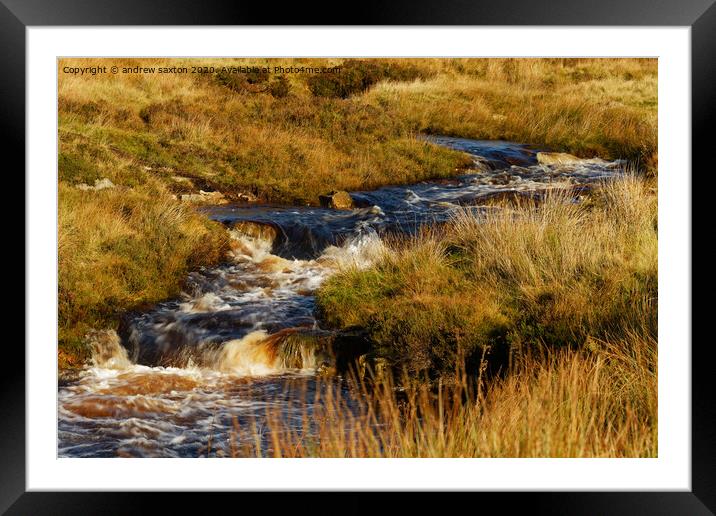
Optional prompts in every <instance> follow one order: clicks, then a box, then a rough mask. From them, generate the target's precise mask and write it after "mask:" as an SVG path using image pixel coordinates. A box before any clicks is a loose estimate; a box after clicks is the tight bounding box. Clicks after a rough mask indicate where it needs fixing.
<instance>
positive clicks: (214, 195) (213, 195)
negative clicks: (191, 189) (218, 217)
mask: <svg viewBox="0 0 716 516" xmlns="http://www.w3.org/2000/svg"><path fill="white" fill-rule="evenodd" d="M180 199H181V200H182V201H184V202H193V203H210V204H226V203H227V202H228V201H227V200H226V197H224V194H223V193H221V192H205V191H204V190H199V193H198V194H183V195H182V196H181V197H180Z"/></svg>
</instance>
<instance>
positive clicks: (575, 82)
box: [58, 59, 657, 204]
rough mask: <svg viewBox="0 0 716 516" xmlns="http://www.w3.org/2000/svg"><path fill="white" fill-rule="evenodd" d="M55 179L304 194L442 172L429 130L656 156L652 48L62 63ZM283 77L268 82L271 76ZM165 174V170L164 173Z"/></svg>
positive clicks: (456, 161) (444, 165) (584, 152)
mask: <svg viewBox="0 0 716 516" xmlns="http://www.w3.org/2000/svg"><path fill="white" fill-rule="evenodd" d="M88 64H97V62H96V60H82V59H69V60H62V61H61V62H60V64H59V67H60V73H59V105H58V109H59V136H60V155H59V170H60V180H63V181H66V182H68V183H70V184H76V183H81V182H85V183H89V184H92V182H93V181H94V180H95V179H100V178H102V177H108V178H109V179H111V180H112V181H114V182H115V183H116V184H121V185H126V186H130V187H133V186H136V185H138V184H143V183H146V182H147V181H148V180H150V179H157V180H160V181H162V182H164V183H166V184H167V186H168V188H169V189H171V190H173V191H176V192H182V191H185V190H187V191H188V190H191V189H192V187H191V186H188V185H189V183H187V182H182V181H177V180H176V179H175V178H176V177H178V176H180V177H186V178H190V179H191V180H193V183H194V185H193V187H194V188H193V189H194V191H196V190H197V189H199V188H203V189H204V190H214V189H216V190H220V191H223V192H227V193H229V194H231V193H239V192H249V193H252V194H254V195H256V196H258V197H259V198H263V199H265V200H268V201H273V202H285V203H312V204H315V203H317V198H318V195H319V194H322V193H325V192H326V191H329V190H355V189H372V188H376V187H378V186H382V185H386V184H397V183H409V182H416V181H419V180H421V179H425V178H431V177H432V178H434V177H446V176H449V175H453V174H454V173H455V169H456V168H459V167H463V166H465V165H467V164H468V162H467V161H466V160H465V158H464V156H462V155H461V154H459V153H457V152H454V151H450V150H446V149H442V148H439V147H436V146H434V145H431V144H428V143H425V142H423V141H420V140H418V139H416V138H415V135H416V134H418V133H437V134H449V135H455V136H463V137H468V138H493V139H499V138H502V139H511V140H515V141H520V142H526V143H536V144H544V145H549V146H553V147H555V149H557V150H565V151H569V152H573V153H576V154H578V155H580V156H592V155H595V154H598V155H600V156H601V157H603V158H626V159H630V160H634V161H639V162H640V163H641V164H643V165H645V166H650V167H653V166H654V165H655V163H656V102H657V98H656V91H657V90H656V84H657V82H656V66H657V65H656V60H617V59H584V60H562V59H547V60H540V59H402V60H400V59H393V60H347V61H345V62H344V61H343V60H341V59H330V60H327V59H293V60H285V59H284V60H266V59H252V60H250V61H247V60H235V59H234V60H232V59H224V60H211V61H210V60H186V59H184V60H181V59H179V60H171V61H170V62H167V60H163V61H162V60H156V59H155V60H150V59H139V60H127V59H125V60H117V59H112V60H106V62H105V61H103V62H102V64H106V65H107V66H109V65H112V64H115V65H118V66H120V67H124V66H137V65H141V66H158V65H160V64H163V65H167V64H171V65H177V66H181V65H186V66H187V67H188V68H189V69H191V67H192V66H195V65H211V66H215V67H217V68H218V67H220V66H230V65H241V64H253V65H256V66H271V67H273V66H276V65H283V66H286V67H288V66H299V65H300V66H334V65H339V66H342V67H343V68H342V71H341V73H340V74H322V75H316V74H305V73H304V74H301V73H294V74H285V75H280V74H269V75H265V76H260V75H250V74H249V75H247V74H243V75H241V74H238V75H237V74H222V73H209V74H191V73H187V74H164V75H161V74H156V73H155V74H119V75H113V74H106V75H97V76H78V75H70V74H66V73H63V72H62V71H61V70H62V69H64V67H66V66H72V67H78V66H87V65H88ZM279 78H280V81H281V84H282V85H283V86H282V87H281V88H278V87H277V86H276V85H275V84H276V83H277V82H279ZM173 178H174V179H173Z"/></svg>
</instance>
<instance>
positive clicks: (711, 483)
mask: <svg viewBox="0 0 716 516" xmlns="http://www.w3.org/2000/svg"><path fill="white" fill-rule="evenodd" d="M715 35H716V3H714V4H712V5H711V7H710V8H709V9H707V10H706V12H704V13H703V14H702V15H701V16H700V17H699V18H698V19H697V20H696V21H695V22H694V24H693V26H692V28H691V81H692V82H691V92H692V98H691V102H692V109H691V116H692V120H691V124H692V129H691V131H692V143H691V145H692V176H691V184H692V190H691V191H692V212H693V206H694V204H695V203H694V200H693V192H694V189H693V184H694V171H696V170H698V171H699V172H700V173H701V174H702V175H706V174H708V173H709V172H710V170H713V167H714V164H713V137H712V133H713V124H714V119H715V118H716V96H715V95H714V91H716V90H715V89H714V88H715V85H716V48H715V47H716V36H715ZM697 192H700V194H701V195H708V189H703V188H701V189H698V190H697ZM698 221H699V219H696V218H694V217H693V215H692V228H693V229H692V237H691V241H692V243H693V242H694V238H693V235H694V233H693V232H695V231H696V227H698V226H694V223H696V222H698ZM701 222H703V220H701ZM701 229H702V231H699V232H696V233H695V234H699V235H700V234H702V232H703V231H706V233H705V234H708V233H709V232H712V231H713V229H712V228H711V230H710V231H709V228H701ZM692 247H693V246H692ZM702 256H703V255H702ZM693 259H694V254H693V251H692V267H694V266H695V265H696V263H694V261H693ZM691 284H692V289H693V270H692V282H691ZM697 306H698V307H699V308H701V307H702V306H703V305H697V304H696V303H694V302H693V293H692V328H693V308H695V307H697ZM702 309H703V310H704V311H706V310H708V308H706V307H704V308H702ZM702 315H703V316H706V317H709V316H708V315H707V314H705V313H704V314H702ZM699 320H708V319H704V318H701V317H700V318H699ZM692 334H693V330H692ZM691 353H692V378H691V385H692V392H691V400H692V405H691V425H692V426H691V432H692V451H691V482H692V484H691V488H692V490H693V492H694V494H695V495H696V496H697V497H698V498H699V499H700V500H701V501H702V502H703V504H704V505H705V506H706V507H708V508H709V509H710V510H711V511H712V512H716V426H715V424H714V423H716V405H715V404H714V398H713V393H714V382H713V349H712V339H709V338H706V339H704V338H703V337H702V338H700V339H699V340H698V341H694V340H693V339H692V342H691Z"/></svg>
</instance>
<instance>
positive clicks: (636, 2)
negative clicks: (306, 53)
mask: <svg viewBox="0 0 716 516" xmlns="http://www.w3.org/2000/svg"><path fill="white" fill-rule="evenodd" d="M350 7H351V8H350V10H349V12H350V18H347V16H348V15H347V14H346V15H344V16H343V17H340V16H339V15H337V14H336V10H335V9H333V8H318V9H316V10H315V11H314V10H311V9H310V8H308V6H307V5H306V4H304V3H294V4H293V5H291V4H286V5H282V6H281V7H280V8H279V7H278V6H277V5H273V4H271V3H256V2H252V3H249V2H241V1H236V2H224V1H221V0H203V1H202V2H195V1H191V0H151V1H149V0H123V1H121V2H120V1H112V0H0V49H2V51H1V52H0V63H1V67H0V71H1V73H0V77H1V78H0V105H2V117H0V124H2V126H3V129H4V130H3V138H2V146H3V147H4V152H3V154H2V155H3V156H4V157H5V158H6V159H5V160H3V162H4V163H8V161H9V157H10V156H13V157H15V158H16V161H15V163H17V164H16V165H15V167H16V170H24V165H25V152H24V150H23V149H24V148H25V65H26V56H25V34H26V33H25V31H26V29H27V28H28V27H30V26H48V25H52V26H63V25H69V26H82V25H125V26H126V25H158V26H162V25H249V24H250V25H265V24H267V22H268V23H270V24H271V25H280V24H287V25H295V24H299V23H305V24H309V25H323V24H326V25H343V24H345V23H346V22H350V24H351V25H502V26H508V25H553V26H554V25H572V26H584V25H607V26H611V25H617V26H689V27H691V38H692V40H691V60H692V61H691V71H692V170H699V169H703V170H704V171H710V170H712V169H713V165H712V164H710V163H708V162H707V158H708V157H710V155H711V154H712V152H711V150H710V146H709V145H708V143H707V140H706V138H707V134H708V131H707V128H708V127H709V126H710V125H711V124H712V123H713V120H714V115H715V114H716V111H715V110H714V103H715V100H714V98H715V95H714V91H716V90H715V89H714V85H715V84H716V51H715V48H714V47H715V46H716V45H714V43H715V40H716V37H714V35H716V4H714V0H681V1H679V0H661V1H659V2H653V1H649V0H629V1H625V0H602V1H601V2H599V3H595V2H590V1H588V0H552V1H549V0H541V1H534V0H531V1H530V0H519V1H515V0H507V1H501V2H496V1H494V0H493V1H489V2H470V1H466V0H462V1H455V0H452V1H447V2H445V1H443V2H440V3H439V5H438V4H437V3H435V2H428V1H426V0H417V1H416V0H411V1H408V0H400V1H397V2H392V3H390V4H387V3H386V4H385V5H382V4H380V3H377V2H361V3H360V4H356V5H351V6H350ZM692 177H693V176H692ZM23 185H24V181H23ZM23 188H24V186H23ZM692 205H693V200H692ZM31 273H32V271H28V270H27V268H25V276H26V277H27V275H28V274H31ZM27 309H31V307H29V306H28V307H27ZM692 320H693V318H692ZM671 344H672V345H690V344H691V343H671ZM709 348H710V342H709V341H708V340H705V341H701V342H694V345H693V346H692V349H691V351H692V456H691V464H692V473H691V479H692V491H691V492H657V491H651V492H612V493H595V492H590V493H576V492H561V493H536V492H535V493H479V494H476V495H477V496H478V497H479V498H480V500H479V502H478V503H479V504H483V503H485V502H489V504H490V505H492V504H493V503H497V504H499V506H500V508H501V510H504V509H507V510H510V509H514V508H518V507H522V506H524V505H528V506H529V510H530V512H532V513H545V512H549V513H551V514H554V513H558V514H582V513H589V514H622V513H623V514H627V513H629V514H632V513H642V514H713V513H714V512H716V478H715V475H714V472H716V454H715V453H714V444H715V443H716V430H715V427H714V423H715V422H716V418H715V417H714V415H715V413H716V410H715V409H714V406H715V405H716V402H715V400H714V396H713V393H714V389H713V386H712V385H711V382H710V381H709V380H710V373H711V371H710V369H711V365H710V364H711V362H710V361H709V360H708V354H709ZM3 356H4V358H5V361H6V362H5V363H6V364H8V365H7V366H6V368H5V370H4V372H3V374H2V375H0V382H1V383H2V386H1V388H0V437H1V439H0V512H4V511H7V512H6V513H7V514H23V515H24V514H33V515H42V514H54V515H58V514H70V513H72V514H95V513H101V514H127V513H130V511H139V512H143V510H146V509H147V508H148V507H150V505H147V502H148V501H149V500H148V499H152V500H156V499H160V500H161V504H162V506H163V508H164V509H165V512H168V511H169V510H172V506H175V507H182V505H183V506H184V507H187V505H186V495H184V494H177V493H173V494H169V493H161V494H151V493H142V494H139V493H134V494H131V495H127V494H126V493H118V492H113V493H96V492H95V493H69V492H61V493H48V492H43V493H39V492H26V489H25V473H26V462H25V459H26V456H25V454H26V449H25V445H26V443H25V367H24V366H25V365H26V364H25V353H24V350H23V349H22V348H21V347H20V346H19V345H18V344H17V343H14V345H12V346H10V345H9V344H8V345H6V346H5V350H4V354H3ZM10 364H12V366H10ZM88 467H89V468H91V467H92V465H91V461H90V463H88ZM217 496H218V498H213V499H216V500H217V501H222V500H226V499H227V497H229V496H235V495H232V494H217V493H214V494H212V497H217ZM241 496H242V497H243V500H244V501H243V502H242V503H246V501H254V500H247V498H246V497H247V496H248V495H247V494H241ZM471 496H475V495H474V494H473V495H471ZM256 497H257V496H256V495H251V496H250V498H256ZM411 500H412V502H411V503H414V504H418V505H421V506H424V503H425V501H424V499H423V497H422V496H421V495H420V494H417V495H415V496H412V497H411ZM256 501H259V500H256ZM213 503H215V502H212V504H213ZM284 503H285V504H286V505H285V507H282V504H281V503H280V502H279V501H277V500H276V499H275V497H273V498H272V504H273V506H272V509H275V510H280V509H282V508H285V509H286V510H295V509H296V506H297V505H300V504H302V503H303V502H301V501H300V500H297V499H296V498H295V496H293V497H291V499H290V500H287V501H286V502H284ZM452 503H456V502H452ZM458 503H459V502H458ZM468 503H469V504H474V503H475V501H474V500H471V501H469V502H468ZM277 504H278V505H277ZM339 507H342V508H344V509H345V510H343V511H342V512H346V511H350V512H365V511H366V510H371V509H372V508H375V505H374V503H373V502H370V501H368V500H367V499H366V495H365V494H360V493H351V494H349V495H348V499H346V500H344V501H342V502H340V505H339V506H338V507H336V508H335V509H336V510H341V509H339ZM314 508H315V507H314Z"/></svg>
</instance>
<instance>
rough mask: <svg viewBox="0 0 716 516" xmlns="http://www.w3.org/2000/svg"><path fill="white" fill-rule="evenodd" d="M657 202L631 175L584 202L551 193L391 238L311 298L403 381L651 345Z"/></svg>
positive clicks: (650, 192) (333, 322)
mask: <svg viewBox="0 0 716 516" xmlns="http://www.w3.org/2000/svg"><path fill="white" fill-rule="evenodd" d="M656 216H657V206H656V193H654V192H653V191H652V189H651V188H650V187H649V186H648V184H647V183H646V181H644V180H642V179H638V178H636V177H627V178H626V179H622V180H617V181H613V182H609V183H605V184H604V186H603V187H601V188H600V189H599V190H598V191H597V192H596V193H595V194H594V195H593V196H592V197H591V198H590V199H589V200H588V201H587V202H585V203H581V204H574V203H569V202H567V200H566V199H565V198H563V197H562V196H561V195H559V194H556V195H554V196H552V197H551V198H548V199H547V200H546V202H544V203H541V204H538V205H534V204H531V203H525V204H523V205H522V206H518V207H516V208H515V207H506V208H504V209H501V210H497V211H492V212H488V214H487V215H477V216H476V215H473V214H471V213H469V212H464V213H462V214H461V215H459V216H458V217H457V218H456V219H455V220H454V221H453V222H452V223H450V224H448V225H447V226H445V227H442V228H439V229H433V230H431V231H427V232H425V234H423V235H421V236H420V237H418V238H417V239H410V240H403V241H398V242H396V243H395V244H394V245H393V248H392V250H391V251H389V252H388V253H386V255H385V256H384V258H383V259H382V260H381V261H380V262H379V263H378V264H377V265H376V266H374V267H373V268H371V269H368V270H355V269H354V270H350V269H349V270H346V271H344V272H342V273H340V274H338V275H336V276H334V277H332V278H331V279H330V280H329V281H328V282H327V283H326V284H325V285H324V286H323V287H322V288H321V289H320V291H319V293H318V303H319V307H320V310H321V312H322V313H323V315H324V318H325V319H326V321H327V322H328V323H330V324H332V325H333V326H335V327H338V328H352V327H355V326H359V327H362V328H365V329H366V330H367V331H368V334H369V337H370V339H371V340H372V342H373V343H374V346H375V348H376V352H377V354H378V355H380V356H381V357H383V358H385V359H387V360H388V361H389V362H390V363H391V364H392V365H393V366H394V367H395V368H397V369H399V370H400V369H402V370H405V371H407V372H409V373H411V374H418V373H428V374H430V375H432V376H435V377H437V376H441V375H444V374H450V373H452V372H453V371H455V369H456V367H457V366H458V365H460V364H461V363H462V361H463V360H467V362H468V366H470V365H472V366H473V367H474V366H475V365H476V364H478V363H479V362H480V361H481V360H482V357H483V356H485V354H487V355H490V356H491V357H492V360H493V361H494V362H496V363H497V364H498V365H499V366H503V367H505V366H508V365H509V364H510V363H511V362H513V361H514V360H516V359H522V358H524V357H525V356H529V355H533V354H540V353H541V352H543V351H544V350H549V351H554V350H565V349H573V350H575V349H577V350H582V349H589V348H590V346H592V345H593V341H594V339H602V340H607V341H613V340H614V339H617V340H618V339H625V338H627V337H628V336H629V335H631V334H632V333H635V334H636V335H639V336H640V337H642V338H644V339H649V338H655V336H656V328H657V321H656V302H657V272H658V269H657V263H658V262H657V226H656Z"/></svg>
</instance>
